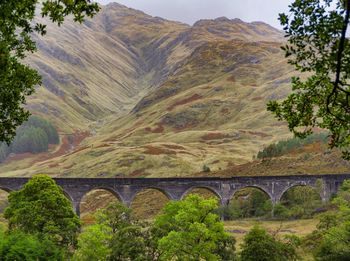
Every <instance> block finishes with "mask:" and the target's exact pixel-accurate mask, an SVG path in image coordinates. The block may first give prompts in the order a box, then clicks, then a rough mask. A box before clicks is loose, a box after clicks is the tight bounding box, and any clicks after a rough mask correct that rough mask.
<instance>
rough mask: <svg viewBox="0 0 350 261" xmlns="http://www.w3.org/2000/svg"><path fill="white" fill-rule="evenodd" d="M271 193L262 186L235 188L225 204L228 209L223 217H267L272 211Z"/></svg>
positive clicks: (229, 218)
mask: <svg viewBox="0 0 350 261" xmlns="http://www.w3.org/2000/svg"><path fill="white" fill-rule="evenodd" d="M273 204H274V201H273V195H272V193H270V192H269V191H268V190H266V189H265V188H264V187H262V186H256V185H247V186H241V187H239V188H236V189H235V190H234V191H233V193H232V195H231V197H230V198H229V199H228V201H227V202H226V204H225V206H226V207H227V209H228V210H229V211H228V212H227V213H224V216H223V218H224V219H227V220H235V219H244V218H263V217H264V218H267V217H270V216H271V215H272V213H273Z"/></svg>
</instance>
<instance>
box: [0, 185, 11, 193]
mask: <svg viewBox="0 0 350 261" xmlns="http://www.w3.org/2000/svg"><path fill="white" fill-rule="evenodd" d="M0 190H3V191H5V192H7V193H9V194H10V193H11V192H12V191H13V189H10V188H7V187H3V186H0Z"/></svg>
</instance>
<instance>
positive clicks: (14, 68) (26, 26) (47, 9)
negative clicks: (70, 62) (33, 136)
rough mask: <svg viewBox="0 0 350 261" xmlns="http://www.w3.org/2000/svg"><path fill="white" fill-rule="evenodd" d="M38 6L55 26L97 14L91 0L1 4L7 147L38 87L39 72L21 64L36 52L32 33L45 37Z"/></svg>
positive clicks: (0, 79) (2, 126)
mask: <svg viewBox="0 0 350 261" xmlns="http://www.w3.org/2000/svg"><path fill="white" fill-rule="evenodd" d="M39 5H40V6H41V15H42V16H43V17H48V19H49V20H50V21H52V22H54V23H56V24H58V25H61V24H62V23H63V21H64V18H65V17H66V16H68V15H72V16H73V17H74V21H76V22H82V21H83V20H84V18H85V17H86V16H88V17H92V16H94V15H95V14H96V13H97V12H98V10H99V7H98V5H97V3H94V2H92V1H91V0H74V1H73V0H57V1H49V0H44V1H39V0H6V1H0V141H4V142H6V143H8V144H9V143H10V142H11V140H12V139H13V138H14V136H15V134H16V128H17V127H18V126H20V125H21V124H22V123H23V122H24V121H26V120H27V119H28V117H29V112H28V111H27V110H26V109H25V108H23V105H24V104H25V103H26V97H27V96H28V95H31V94H32V93H33V92H34V87H35V86H36V85H38V84H40V83H41V77H40V76H39V74H38V72H37V71H36V70H34V69H32V68H31V67H29V66H28V65H26V64H25V63H24V62H23V59H24V58H25V57H26V55H27V53H28V52H31V53H32V52H35V51H36V46H35V42H34V41H33V39H32V35H33V33H38V34H40V35H44V34H45V33H46V26H45V25H44V24H40V23H36V22H35V20H34V18H35V13H36V10H37V9H38V8H39Z"/></svg>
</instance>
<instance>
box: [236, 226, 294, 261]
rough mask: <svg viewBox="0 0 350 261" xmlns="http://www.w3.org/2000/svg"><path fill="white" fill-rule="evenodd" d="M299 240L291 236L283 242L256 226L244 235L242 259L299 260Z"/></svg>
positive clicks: (261, 260) (248, 260) (255, 260)
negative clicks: (297, 248)
mask: <svg viewBox="0 0 350 261" xmlns="http://www.w3.org/2000/svg"><path fill="white" fill-rule="evenodd" d="M297 245H298V241H297V240H295V239H294V238H290V239H289V240H288V241H287V242H282V241H279V240H277V239H275V238H274V237H272V236H271V235H269V234H268V233H267V232H266V230H264V229H262V228H260V227H258V226H255V227H253V228H252V229H251V230H250V231H249V233H248V234H247V235H246V236H245V237H244V241H243V244H242V252H241V260H244V261H287V260H298V258H299V257H298V255H297V253H296V247H297Z"/></svg>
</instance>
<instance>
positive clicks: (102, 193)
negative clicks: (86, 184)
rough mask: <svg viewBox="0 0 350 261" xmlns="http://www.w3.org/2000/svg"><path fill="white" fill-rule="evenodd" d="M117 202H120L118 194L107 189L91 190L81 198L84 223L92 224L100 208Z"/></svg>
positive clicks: (81, 215) (81, 212)
mask: <svg viewBox="0 0 350 261" xmlns="http://www.w3.org/2000/svg"><path fill="white" fill-rule="evenodd" d="M117 202H120V200H119V197H118V195H116V194H115V193H113V192H111V191H109V190H107V189H102V188H101V189H93V190H90V191H89V192H88V193H86V194H85V195H84V197H83V198H82V199H81V202H80V219H81V220H82V222H83V223H84V224H92V223H94V222H95V214H96V212H97V211H98V210H99V209H103V208H105V207H107V206H108V205H109V204H111V203H117Z"/></svg>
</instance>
